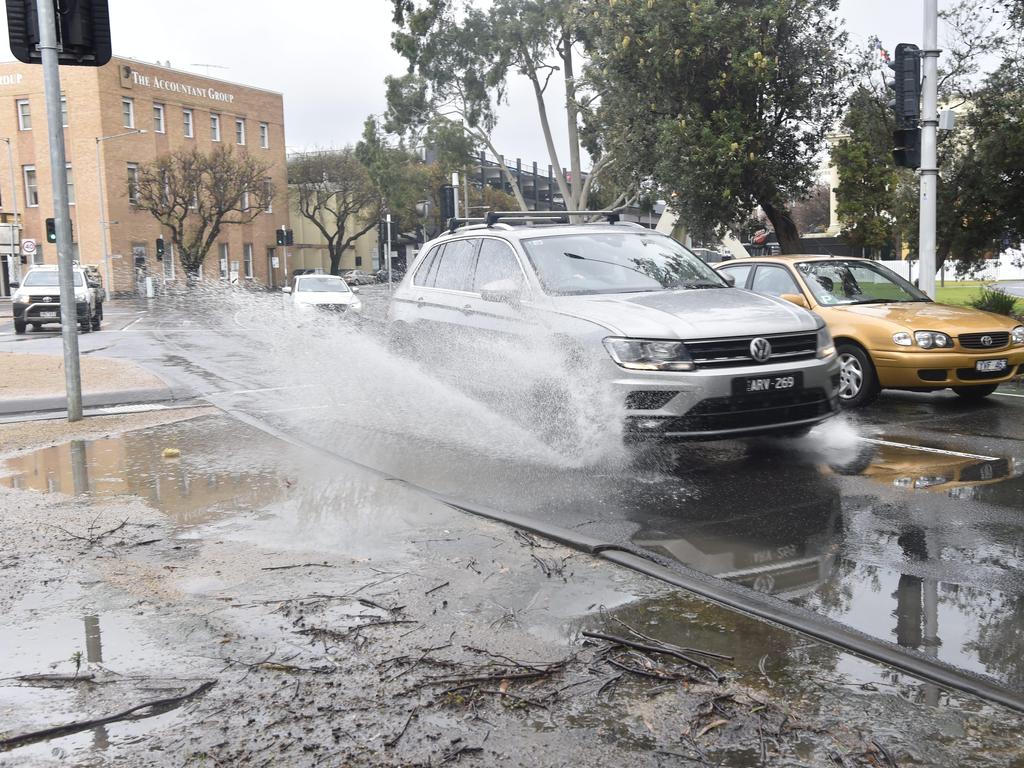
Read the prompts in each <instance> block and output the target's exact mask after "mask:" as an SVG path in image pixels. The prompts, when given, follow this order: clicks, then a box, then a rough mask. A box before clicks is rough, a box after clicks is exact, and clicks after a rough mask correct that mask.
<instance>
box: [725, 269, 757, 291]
mask: <svg viewBox="0 0 1024 768" xmlns="http://www.w3.org/2000/svg"><path fill="white" fill-rule="evenodd" d="M717 269H718V271H719V272H720V273H722V274H723V275H729V276H730V277H732V278H733V279H734V280H735V281H736V282H735V283H734V284H733V285H734V286H735V287H736V288H746V287H747V282H748V281H749V279H750V275H751V273H752V272H753V271H754V265H753V264H730V265H729V266H727V267H718V268H717Z"/></svg>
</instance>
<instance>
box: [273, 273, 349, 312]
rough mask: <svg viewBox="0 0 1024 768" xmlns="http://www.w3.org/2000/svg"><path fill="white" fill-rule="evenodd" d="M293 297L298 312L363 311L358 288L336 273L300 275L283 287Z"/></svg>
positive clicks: (292, 302)
mask: <svg viewBox="0 0 1024 768" xmlns="http://www.w3.org/2000/svg"><path fill="white" fill-rule="evenodd" d="M281 290H282V291H284V292H285V293H286V294H288V295H289V296H290V298H291V305H292V307H293V308H294V309H295V311H297V312H307V313H308V312H318V311H323V312H339V313H347V312H361V311H362V309H363V302H362V301H360V300H359V297H358V296H357V295H356V294H357V293H359V289H358V288H350V287H349V286H348V284H347V283H346V282H345V281H344V280H342V279H341V278H340V277H338V276H336V275H298V276H297V277H296V278H295V279H294V280H293V281H292V284H291V285H290V286H285V287H284V288H282V289H281Z"/></svg>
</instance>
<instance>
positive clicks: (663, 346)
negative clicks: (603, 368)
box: [604, 338, 696, 371]
mask: <svg viewBox="0 0 1024 768" xmlns="http://www.w3.org/2000/svg"><path fill="white" fill-rule="evenodd" d="M604 346H605V349H607V350H608V354H609V355H611V356H612V359H613V360H614V361H615V362H616V363H618V364H619V365H621V366H622V367H623V368H630V369H633V370H637V371H692V370H694V368H695V367H696V366H694V364H693V360H691V359H690V353H689V352H687V351H686V345H685V344H683V342H681V341H657V340H653V339H652V340H647V339H616V338H607V339H605V340H604Z"/></svg>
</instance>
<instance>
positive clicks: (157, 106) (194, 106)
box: [0, 58, 288, 293]
mask: <svg viewBox="0 0 1024 768" xmlns="http://www.w3.org/2000/svg"><path fill="white" fill-rule="evenodd" d="M61 90H62V93H63V95H64V99H65V103H66V116H67V117H66V127H65V132H64V138H65V144H66V152H67V162H68V166H69V168H70V170H71V176H70V179H69V186H73V193H72V194H73V197H72V199H73V201H74V204H73V205H72V206H71V221H72V227H73V240H74V242H75V252H76V256H77V258H78V260H79V261H80V262H81V263H82V264H95V265H97V266H98V267H99V268H100V270H101V271H102V272H103V273H104V275H109V276H110V283H111V287H112V288H113V290H114V292H115V293H131V292H134V291H136V290H138V289H139V287H140V286H141V285H142V283H143V279H144V278H145V277H147V276H148V277H154V278H157V279H158V280H181V279H184V270H183V269H182V268H181V264H180V262H179V261H178V259H177V256H176V254H174V253H173V248H172V247H171V243H170V236H169V233H167V232H163V231H162V228H161V226H160V224H159V222H157V220H156V219H154V218H153V217H152V216H151V215H150V214H148V213H146V212H144V211H141V210H139V209H138V208H137V207H136V206H135V205H133V204H132V201H131V200H130V199H129V177H130V175H131V173H132V169H133V168H134V167H137V166H141V165H144V164H146V163H148V162H151V161H152V160H155V159H156V158H157V157H159V156H161V155H163V154H166V153H168V152H173V151H176V150H180V149H190V148H192V147H195V148H198V149H199V150H200V151H209V150H211V149H212V148H213V147H216V146H230V147H232V148H233V150H234V151H239V152H248V153H250V154H251V155H253V156H255V157H256V158H258V159H259V160H261V161H262V162H265V163H266V164H267V165H268V166H269V170H268V172H267V177H268V179H269V180H270V182H271V183H272V184H273V186H274V189H275V193H274V199H273V202H272V204H271V206H269V208H268V210H267V211H265V212H264V213H262V214H260V215H259V216H257V217H256V219H255V220H254V221H252V222H251V223H249V224H242V225H227V226H225V227H224V228H223V230H222V233H221V236H220V238H219V240H218V242H217V244H216V245H215V246H214V248H213V249H211V251H210V253H209V254H207V256H206V261H205V263H204V266H203V275H202V279H203V280H213V281H216V280H220V279H223V280H230V279H232V278H235V277H237V280H238V281H239V282H244V283H248V284H251V285H257V284H259V285H265V286H269V287H273V286H280V285H284V284H285V282H286V276H285V272H284V270H285V267H284V264H283V262H282V259H281V258H280V254H279V253H278V250H276V234H275V230H276V229H278V228H279V227H281V226H282V225H287V224H288V182H287V168H286V163H285V133H284V100H283V97H282V95H281V94H279V93H275V92H272V91H267V90H263V89H259V88H252V87H248V86H242V85H237V84H234V83H228V82H224V81H221V80H216V79H211V78H208V77H203V76H200V75H195V74H192V73H189V72H181V71H177V70H173V69H170V68H168V67H163V66H160V65H156V64H147V63H143V62H139V61H134V60H131V59H124V58H114V59H112V60H111V61H110V63H109V64H107V65H106V66H103V67H98V68H92V67H61ZM140 129H141V130H142V131H145V133H132V131H135V130H140ZM121 134H128V135H121ZM104 137H106V138H104ZM4 138H9V139H10V149H11V152H10V156H13V171H14V174H13V175H14V182H13V183H14V185H15V189H14V190H13V192H14V193H16V195H17V212H18V214H19V215H18V219H19V220H20V224H21V231H20V239H21V240H22V241H24V240H33V241H35V243H36V244H37V245H36V253H35V255H34V256H32V255H30V256H28V257H26V261H27V265H23V264H14V265H13V266H11V267H8V273H9V275H10V273H13V274H15V275H16V274H17V273H18V272H19V271H23V270H24V269H26V268H27V266H28V265H31V264H32V263H33V260H34V261H35V263H46V264H55V263H56V262H57V247H56V245H55V244H51V243H47V242H46V231H45V220H46V219H47V218H49V217H52V216H53V205H52V199H53V195H52V188H51V181H50V155H49V146H48V141H47V132H46V104H45V101H44V96H43V73H42V68H41V67H39V66H33V65H29V64H21V63H17V62H14V63H2V64H0V140H2V139H4ZM98 138H103V140H102V141H99V142H97V139H98ZM97 144H98V145H99V156H100V166H101V170H102V183H101V181H100V179H99V178H98V175H97V162H96V157H97V155H96V149H97ZM6 149H7V147H6V146H0V211H2V214H0V215H2V216H3V219H4V221H5V222H8V223H14V219H15V216H14V214H15V194H12V190H11V188H10V187H11V183H12V182H11V164H12V163H10V162H9V160H8V157H9V155H8V153H7V151H6ZM101 189H102V194H101V192H100V190H101ZM101 203H102V205H101ZM101 221H102V222H106V224H105V226H106V228H107V237H108V244H109V245H108V256H109V258H107V259H105V258H104V253H103V238H102V230H101ZM161 235H163V236H164V238H165V243H166V247H165V255H164V260H163V262H158V261H157V258H156V240H157V238H158V237H159V236H161ZM29 250H31V245H30V246H29ZM8 260H9V259H8V257H6V256H5V264H4V265H3V266H7V264H6V262H7V261H8ZM14 260H15V261H20V259H14ZM236 266H237V270H236V269H234V268H235V267H236ZM9 275H8V276H9ZM0 282H3V281H0ZM2 287H5V286H4V285H0V288H2Z"/></svg>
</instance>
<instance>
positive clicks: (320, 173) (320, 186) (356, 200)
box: [288, 147, 380, 275]
mask: <svg viewBox="0 0 1024 768" xmlns="http://www.w3.org/2000/svg"><path fill="white" fill-rule="evenodd" d="M288 185H289V186H290V187H291V188H292V190H293V191H294V193H295V195H296V197H297V203H298V211H299V213H300V214H301V215H302V217H303V218H305V219H307V220H308V221H309V222H310V223H312V224H313V226H315V227H316V228H317V229H318V230H319V231H320V234H321V235H322V236H323V238H324V241H325V242H326V243H327V254H328V256H329V258H330V261H331V274H332V275H337V274H338V272H339V270H340V267H341V257H342V256H343V255H344V253H345V251H346V250H348V249H349V248H350V247H351V246H352V244H353V243H354V242H355V241H356V240H358V239H359V238H360V237H362V236H363V235H365V234H366V233H367V232H369V231H370V230H372V229H373V228H374V227H376V226H377V220H378V211H379V207H380V192H378V190H377V187H376V185H374V183H373V179H372V178H371V177H370V173H369V172H368V171H367V169H366V167H365V166H364V165H363V164H362V163H361V162H360V161H359V158H357V157H356V153H355V151H354V150H353V149H352V147H345V148H344V149H340V150H320V151H316V152H305V153H303V154H300V155H295V156H293V157H292V158H291V159H290V160H289V161H288Z"/></svg>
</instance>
